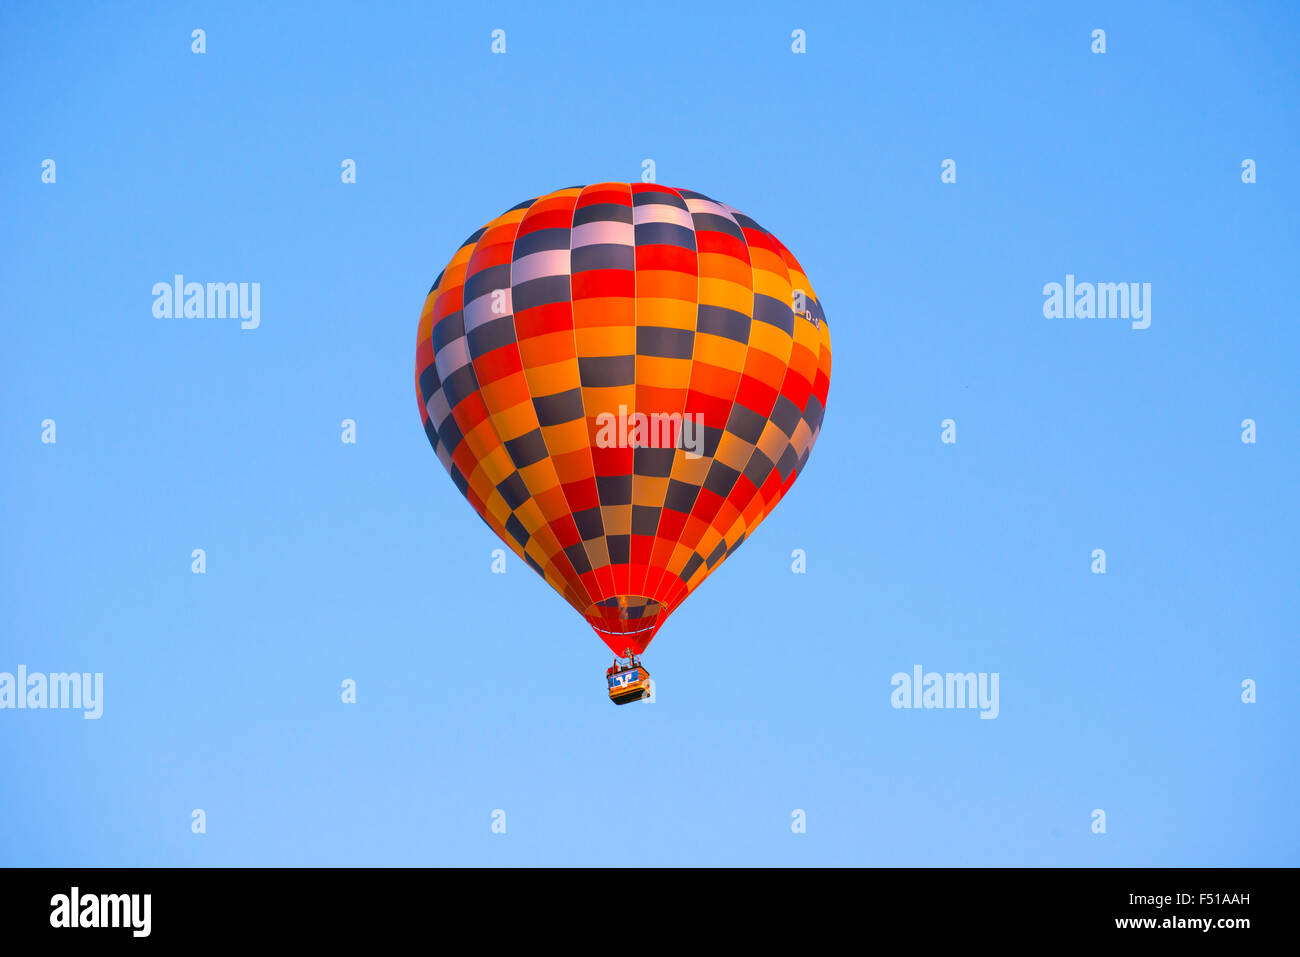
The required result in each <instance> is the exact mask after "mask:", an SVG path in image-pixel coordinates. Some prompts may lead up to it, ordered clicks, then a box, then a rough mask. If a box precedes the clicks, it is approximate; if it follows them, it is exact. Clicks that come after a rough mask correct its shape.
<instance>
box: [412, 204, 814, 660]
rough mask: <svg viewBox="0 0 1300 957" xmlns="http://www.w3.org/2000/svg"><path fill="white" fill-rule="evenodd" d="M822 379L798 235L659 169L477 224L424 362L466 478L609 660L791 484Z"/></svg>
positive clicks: (451, 279) (441, 289)
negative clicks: (649, 179) (647, 178)
mask: <svg viewBox="0 0 1300 957" xmlns="http://www.w3.org/2000/svg"><path fill="white" fill-rule="evenodd" d="M830 375H831V340H830V333H829V331H828V329H827V326H826V319H825V316H824V315H823V314H822V307H821V304H820V302H819V301H818V299H817V296H816V294H815V293H814V292H813V289H812V286H811V284H810V283H809V282H808V278H807V276H805V275H804V272H803V269H802V268H801V267H800V265H799V263H798V261H797V260H796V259H795V258H794V256H793V255H792V254H791V253H790V251H789V250H787V249H786V248H785V246H784V245H782V244H781V242H780V241H779V240H778V239H777V238H776V237H775V236H773V235H772V234H771V233H769V232H768V231H767V230H765V229H763V228H762V227H761V226H759V225H758V224H757V223H756V222H754V221H753V220H752V219H750V218H749V217H748V216H746V215H744V214H743V213H741V212H739V211H737V210H736V209H734V208H732V207H731V206H727V205H725V204H723V203H720V202H717V201H716V200H712V199H710V198H708V197H707V196H703V195H701V194H699V193H696V192H692V191H690V190H685V189H670V188H668V187H665V186H659V185H657V184H654V183H630V184H629V183H601V184H598V185H595V186H584V187H577V186H575V187H572V188H569V189H561V190H556V191H555V192H553V193H548V194H547V195H545V196H539V197H537V198H536V199H531V200H528V201H527V202H523V203H520V204H519V205H518V206H515V207H513V208H511V209H509V210H507V211H506V212H505V213H503V214H501V215H500V216H498V217H497V218H496V219H494V220H492V221H491V222H490V223H488V224H487V225H486V226H484V227H483V228H481V229H479V230H478V231H477V232H475V233H474V234H473V235H471V236H470V237H469V238H468V239H467V240H465V242H464V243H463V244H462V245H461V247H460V249H458V250H457V251H456V253H455V255H453V256H452V257H451V261H450V262H449V263H448V264H447V266H446V268H445V269H444V270H443V271H442V273H441V274H440V275H439V276H438V279H437V280H436V281H435V282H434V284H433V288H432V289H431V290H430V291H429V295H428V298H427V299H426V300H425V303H424V309H423V311H422V312H421V314H420V326H419V335H418V337H417V343H416V359H415V379H416V391H417V395H418V398H419V402H420V415H421V418H422V419H423V421H424V429H425V433H426V434H427V435H428V437H429V441H430V442H431V443H432V444H433V448H434V451H435V452H436V453H437V455H438V459H439V460H440V461H441V462H442V464H443V466H444V467H445V468H446V470H447V472H448V473H449V474H450V475H451V479H452V481H453V482H454V483H455V484H456V487H457V488H458V489H460V491H461V494H462V495H464V496H465V497H466V498H467V499H469V502H470V504H471V505H473V506H474V509H475V510H476V511H477V512H478V513H479V515H480V516H481V517H482V518H483V520H484V521H485V522H487V524H488V526H489V527H491V529H492V530H493V531H494V532H496V534H497V535H498V536H499V537H500V538H501V540H502V541H504V542H505V543H506V544H507V545H508V546H510V548H511V549H513V550H514V552H515V553H516V554H517V555H518V556H519V557H520V558H522V559H523V560H524V561H525V562H527V563H528V564H529V565H530V566H532V568H533V570H534V571H536V572H537V573H538V574H540V575H541V576H542V577H543V578H545V579H546V581H547V582H548V583H549V584H550V585H551V587H552V588H554V589H555V590H556V591H557V592H559V593H560V594H561V595H562V596H564V599H565V601H567V602H568V603H569V604H570V605H572V606H573V607H574V608H575V609H577V611H578V613H579V614H581V615H582V616H583V617H584V618H586V620H587V621H588V623H590V625H591V627H592V628H594V629H595V631H596V634H597V635H599V636H600V638H601V639H602V640H603V641H604V642H605V643H606V644H607V645H608V646H609V647H610V648H611V649H612V650H613V651H614V653H615V654H616V655H627V654H638V655H639V654H640V653H642V652H643V651H644V650H645V647H646V645H647V644H649V642H650V640H651V639H652V638H653V637H654V635H655V633H656V632H658V630H659V629H660V627H662V626H663V623H664V621H666V620H667V618H668V616H669V615H670V614H672V612H673V610H674V609H675V608H677V607H678V606H679V605H680V604H681V603H682V602H683V601H684V600H685V599H686V597H687V596H688V595H690V594H691V592H693V591H694V590H695V589H696V588H698V587H699V585H700V583H701V582H703V581H704V580H705V579H706V578H707V577H708V576H709V575H710V574H711V573H712V572H713V571H714V570H715V569H716V568H718V566H719V565H720V564H721V563H722V562H723V561H724V560H725V559H726V558H727V556H728V555H730V554H731V553H732V552H733V551H735V550H736V549H737V548H739V547H740V545H741V543H742V542H744V541H745V539H746V538H747V537H749V536H750V535H751V534H753V532H754V529H756V528H757V527H758V525H759V523H760V522H762V521H763V519H764V518H766V517H767V516H768V514H769V513H770V512H771V511H772V509H773V508H775V507H776V505H777V503H778V502H780V500H781V498H782V497H783V496H784V495H785V493H786V492H787V491H789V489H790V487H791V486H792V485H793V484H794V481H795V479H796V478H797V477H798V476H799V474H800V472H802V471H803V468H804V465H805V463H806V462H807V461H808V457H809V454H810V453H811V452H812V448H813V445H814V444H815V443H816V441H817V436H818V434H819V432H820V429H821V423H822V415H823V413H824V411H825V408H826V396H827V391H828V389H829V386H830Z"/></svg>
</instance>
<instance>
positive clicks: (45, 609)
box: [0, 2, 1300, 865]
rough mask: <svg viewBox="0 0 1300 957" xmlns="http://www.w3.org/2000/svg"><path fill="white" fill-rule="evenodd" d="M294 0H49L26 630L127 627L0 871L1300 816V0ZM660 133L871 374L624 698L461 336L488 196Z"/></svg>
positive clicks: (869, 847)
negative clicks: (478, 402) (554, 587)
mask: <svg viewBox="0 0 1300 957" xmlns="http://www.w3.org/2000/svg"><path fill="white" fill-rule="evenodd" d="M269 7H270V5H267V4H261V3H199V4H184V5H176V4H161V3H160V4H156V5H153V6H148V7H147V6H144V5H132V6H130V7H128V6H124V5H117V4H112V5H95V6H91V5H89V4H70V5H61V4H47V3H33V2H19V3H9V4H5V5H4V8H3V10H0V90H3V93H2V94H0V101H2V102H3V116H4V133H3V135H2V136H0V182H2V183H3V187H2V191H3V193H2V195H3V199H2V201H0V209H2V210H3V215H2V216H0V220H2V221H3V256H0V280H2V283H3V290H4V303H3V341H2V344H0V500H2V506H0V671H2V672H14V671H16V669H17V667H18V666H19V665H24V666H26V668H27V669H28V670H29V671H33V672H65V671H78V672H101V673H103V675H104V702H103V708H104V711H103V716H102V717H101V718H100V719H98V720H84V719H83V717H82V716H81V715H80V714H79V713H76V712H71V711H54V710H44V711H40V710H35V711H34V710H22V711H18V710H3V711H0V864H19V863H21V864H43V865H44V864H66V865H118V864H125V865H150V864H168V865H245V864H258V865H262V864H265V865H281V864H309V865H316V864H382V865H388V864H406V865H421V864H431V865H438V864H485V865H492V864H529V865H530V864H544V863H553V864H602V863H615V864H629V865H662V864H682V863H684V864H740V865H755V864H792V865H793V864H863V865H871V864H890V865H935V864H941V865H974V864H992V865H1036V864H1047V865H1111V864H1113V865H1194V864H1211V865H1281V864H1288V865H1296V864H1300V818H1297V815H1296V808H1297V806H1300V767H1298V762H1297V741H1298V740H1300V721H1298V720H1297V705H1298V704H1300V691H1298V690H1297V675H1300V669H1298V668H1297V665H1300V655H1297V652H1296V647H1297V646H1296V639H1297V629H1298V627H1300V597H1298V588H1297V582H1298V580H1300V561H1298V559H1297V531H1300V528H1298V526H1300V521H1298V519H1297V508H1296V493H1297V485H1298V483H1297V478H1298V476H1300V469H1298V468H1297V466H1300V455H1297V441H1298V439H1300V436H1298V435H1297V425H1298V424H1300V396H1298V393H1300V390H1298V388H1297V368H1298V363H1297V346H1298V345H1300V334H1298V333H1297V331H1296V300H1295V290H1296V275H1297V267H1296V263H1297V253H1298V252H1300V236H1298V234H1297V229H1298V223H1300V218H1298V217H1297V210H1298V209H1300V203H1298V202H1297V200H1298V195H1297V190H1298V186H1297V184H1298V183H1300V177H1297V174H1296V168H1297V162H1298V161H1300V117H1298V116H1297V113H1298V112H1300V107H1298V104H1300V96H1298V94H1300V89H1298V87H1300V81H1298V80H1297V77H1298V76H1300V62H1298V61H1300V55H1298V54H1297V50H1300V37H1298V36H1297V32H1298V31H1297V26H1298V25H1300V17H1298V15H1297V12H1296V8H1295V6H1294V5H1293V4H1284V3H1278V4H1250V5H1231V4H1219V3H1215V4H1209V3H1197V2H1191V3H1187V2H1182V3H1144V4H1131V3H1112V4H1106V3H1102V4H1086V5H1084V4H1079V5H1061V4H1038V3H1023V4H1012V3H999V4H983V5H973V4H965V3H956V2H953V3H945V4H934V5H918V4H884V5H874V4H873V5H867V4H847V3H846V4H843V5H842V6H834V7H832V6H824V7H819V6H814V5H809V4H805V3H792V2H785V3H768V4H749V3H746V4H740V3H736V4H732V5H727V6H717V5H712V4H705V3H689V4H687V3H659V4H649V5H646V4H610V5H605V4H601V5H590V6H586V7H584V8H582V9H581V10H570V9H569V8H568V6H567V5H562V4H518V5H512V6H504V5H498V4H491V3H482V4H460V5H444V4H438V5H435V4H424V3H411V4H383V3H367V4H360V3H357V4H339V3H320V4H313V5H310V8H309V11H310V12H308V8H307V7H300V8H299V9H298V12H294V13H288V12H277V11H274V10H272V9H269ZM1098 28H1100V29H1104V30H1105V31H1106V52H1105V53H1104V54H1095V53H1093V52H1091V46H1092V44H1093V40H1092V38H1091V34H1092V31H1093V30H1095V29H1098ZM194 29H203V30H205V31H206V53H203V54H202V55H198V54H195V53H193V52H192V51H191V44H192V40H191V32H192V31H193V30H194ZM494 29H502V30H504V31H505V33H506V52H505V54H503V55H502V54H493V53H492V52H491V49H490V45H491V33H492V31H493V30H494ZM796 29H801V30H804V31H806V38H807V39H806V43H807V52H806V53H804V54H796V53H794V52H792V50H791V43H792V39H791V34H792V31H794V30H796ZM46 159H53V160H54V161H55V164H56V165H55V182H54V183H44V182H42V162H43V161H44V160H46ZM346 159H352V160H354V161H355V163H356V170H357V181H356V183H355V184H344V183H342V182H341V176H340V164H341V163H342V162H343V161H344V160H346ZM645 159H653V160H654V162H655V165H656V173H657V179H658V181H659V182H660V183H664V184H667V185H671V186H679V187H683V188H688V189H693V190H698V191H700V192H702V193H705V194H708V195H710V196H713V197H715V198H717V199H719V200H721V201H723V202H726V203H729V204H731V205H733V206H735V207H737V208H739V209H741V210H743V211H744V212H746V213H747V214H749V215H750V216H752V217H754V218H755V219H756V220H757V221H758V222H760V223H761V224H762V225H763V226H764V227H766V228H768V229H770V230H772V231H773V232H774V233H775V234H776V235H777V236H779V237H780V238H781V239H782V241H783V242H784V243H785V244H786V245H787V246H789V248H790V249H791V250H792V251H793V252H794V253H795V255H796V256H798V257H799V259H800V261H801V262H802V264H803V266H804V268H805V269H806V271H807V273H808V276H809V278H810V279H811V282H812V283H813V285H814V287H815V289H816V290H817V293H818V295H819V296H820V298H821V301H822V303H823V305H824V308H825V311H826V315H827V318H828V322H829V324H830V329H831V335H832V341H833V345H834V372H833V376H832V381H831V387H830V399H829V404H828V411H827V415H826V419H825V423H824V426H823V430H822V434H821V438H820V440H819V442H818V445H817V447H816V449H815V450H814V453H813V456H812V460H811V462H810V464H809V467H808V469H807V470H806V472H805V473H804V474H803V475H802V476H801V477H800V479H799V481H798V483H797V484H796V485H795V487H794V489H793V491H792V492H791V493H790V494H789V495H788V496H787V497H786V499H785V501H784V502H783V503H782V504H781V506H780V507H779V508H778V509H777V510H776V512H775V513H774V514H773V515H772V516H771V517H770V518H769V519H768V521H767V522H766V523H765V524H764V525H763V526H762V527H761V528H760V529H759V530H758V532H757V533H756V534H755V535H754V536H753V537H752V538H750V539H749V540H748V541H747V542H746V544H745V546H744V547H743V548H742V549H740V550H739V551H738V552H736V553H735V554H734V555H733V556H731V557H730V559H729V560H728V561H727V562H726V564H725V565H724V566H723V567H722V568H721V570H719V571H718V572H717V573H716V574H714V575H713V576H712V577H711V578H710V579H709V580H708V581H707V582H706V583H705V585H704V586H703V587H701V588H700V589H699V591H697V592H696V593H695V594H694V595H693V596H692V597H691V598H690V600H689V601H687V602H686V603H685V604H684V605H683V606H682V607H681V608H680V609H679V610H678V611H677V612H675V614H674V615H673V617H672V619H671V621H669V622H668V624H667V625H666V626H665V627H664V628H663V630H662V631H661V632H660V633H659V635H658V637H657V638H656V639H655V641H654V643H653V644H652V645H651V647H650V649H649V651H648V653H647V655H646V658H645V661H646V664H647V666H648V667H649V668H650V671H651V673H652V674H653V675H654V677H655V679H656V683H657V700H656V702H655V703H653V704H636V705H631V706H628V707H623V708H615V707H613V706H612V705H611V704H610V703H609V701H608V700H607V698H606V694H605V688H604V669H605V667H606V665H607V664H608V662H609V656H608V652H607V650H606V649H605V647H604V645H603V644H601V642H600V641H599V640H598V639H597V638H596V637H595V636H594V634H593V633H592V632H591V630H590V628H589V627H588V626H587V625H586V624H585V623H584V622H583V621H582V620H581V618H580V617H579V616H578V615H577V614H575V612H574V611H573V610H572V609H571V608H569V607H568V606H567V605H566V604H565V603H564V602H563V601H562V600H561V599H560V598H559V597H558V596H557V595H555V594H554V593H553V592H551V591H550V589H549V588H548V587H547V586H546V584H545V583H544V582H543V581H542V580H541V579H540V578H538V577H537V576H536V575H535V574H534V573H533V572H532V571H530V570H529V569H528V568H527V567H525V566H524V565H523V563H522V562H520V561H518V560H517V559H514V558H513V556H511V559H510V561H509V563H508V571H507V573H506V574H504V575H494V574H492V572H491V552H492V550H493V549H494V548H497V547H498V543H497V541H496V539H495V538H494V537H493V536H492V534H491V532H490V531H489V530H488V529H487V528H486V526H485V525H484V524H483V522H482V521H480V519H479V518H478V517H477V516H476V515H475V514H474V512H473V510H472V509H471V508H470V507H469V505H468V504H467V503H466V502H465V501H464V500H463V499H462V498H461V496H460V495H459V494H458V493H457V491H456V489H455V488H454V486H453V485H452V483H451V481H450V480H449V479H448V477H447V475H446V474H445V472H444V471H443V470H442V468H441V467H440V466H439V464H438V462H437V460H436V458H435V456H434V455H433V452H432V451H431V449H430V448H429V445H428V442H427V441H426V439H425V436H424V433H423V431H422V429H421V425H420V418H419V414H418V410H417V403H416V398H415V390H414V383H413V368H414V358H415V355H414V353H415V339H416V324H417V320H418V316H419V312H420V307H421V305H422V303H423V300H424V296H425V294H426V293H427V291H428V289H429V287H430V285H431V284H432V282H433V280H434V278H435V277H436V276H437V274H438V272H439V270H440V269H441V268H442V266H443V265H444V264H445V262H446V261H447V259H448V258H449V257H450V256H451V255H452V253H453V252H454V251H455V249H456V248H457V246H458V245H459V244H460V243H461V241H462V240H464V239H465V237H466V236H467V235H469V234H470V233H471V232H472V231H473V230H475V229H476V228H477V227H478V226H480V225H481V224H482V223H484V222H486V221H487V220H489V219H491V218H492V217H494V216H496V215H497V214H498V213H500V212H502V211H503V210H505V209H507V208H508V207H510V206H513V205H515V204H516V203H518V202H519V201H521V200H524V199H527V198H529V197H532V196H535V195H538V194H540V193H544V192H548V191H550V190H553V189H557V188H560V187H564V186H570V185H573V184H579V183H590V182H599V181H602V180H638V179H640V177H641V174H642V168H643V167H642V163H643V160H645ZM946 159H952V160H953V161H954V162H955V164H956V167H955V168H956V182H955V183H943V182H941V172H942V169H941V164H942V163H943V162H944V160H946ZM1246 159H1252V160H1254V161H1255V164H1256V166H1255V168H1256V175H1257V182H1255V183H1251V184H1246V183H1243V182H1242V163H1243V161H1244V160H1246ZM177 273H181V274H183V275H184V276H186V278H187V279H189V280H193V281H200V282H218V281H219V282H250V283H251V282H257V283H259V284H260V289H261V302H260V320H261V322H260V326H259V327H258V328H257V329H254V330H243V329H241V328H240V326H239V322H238V321H237V320H231V319H211V320H209V319H184V318H181V319H160V318H156V317H155V316H154V315H153V311H152V309H153V301H154V298H153V295H152V292H151V290H152V287H153V285H154V284H155V283H158V282H170V281H171V279H172V277H173V276H174V275H175V274H177ZM1067 274H1068V275H1073V276H1076V277H1077V279H1078V281H1080V282H1084V281H1092V282H1139V283H1150V284H1151V324H1150V327H1149V328H1147V329H1144V330H1135V329H1133V328H1131V325H1130V323H1129V322H1127V321H1125V320H1122V319H1056V318H1046V317H1045V316H1044V313H1043V303H1044V295H1043V287H1044V285H1045V284H1047V283H1051V282H1059V283H1064V282H1065V277H1066V276H1067ZM46 419H51V420H54V422H55V429H56V432H55V437H56V441H55V442H54V443H52V444H51V443H47V442H43V441H42V432H43V426H42V422H43V421H44V420H46ZM344 419H353V420H355V422H356V437H357V441H356V443H355V444H344V443H343V442H342V441H341V438H340V435H341V426H340V424H341V422H342V420H344ZM945 419H952V420H954V422H955V423H956V438H957V441H956V443H955V444H945V443H943V442H942V441H941V431H942V429H941V422H943V420H945ZM1245 419H1253V420H1254V421H1255V423H1256V439H1257V441H1256V442H1255V443H1253V444H1250V443H1244V442H1243V441H1242V434H1243V427H1242V422H1243V420H1245ZM199 548H201V549H204V550H205V552H206V574H203V575H196V574H193V573H192V571H191V562H192V559H191V554H192V552H193V550H194V549H199ZM795 549H803V550H804V551H805V553H806V556H807V571H806V573H805V574H794V573H792V571H791V562H792V559H791V554H792V552H793V551H794V550H795ZM1094 549H1104V550H1105V556H1106V573H1105V574H1104V575H1101V574H1094V573H1093V571H1092V566H1093V562H1094V559H1093V550H1094ZM916 665H920V666H922V668H923V669H924V670H926V671H931V670H933V671H938V672H949V671H951V672H986V673H990V674H991V673H997V674H998V675H999V697H1000V700H999V713H998V716H997V718H996V719H994V720H982V719H980V717H979V714H978V712H977V711H973V710H960V709H943V710H940V709H934V710H924V709H922V710H902V709H895V708H894V707H892V706H891V694H892V692H893V688H892V686H891V678H892V676H893V675H894V674H895V673H897V672H909V673H910V672H911V670H912V668H913V667H914V666H916ZM345 679H353V680H354V681H355V682H356V686H357V702H356V703H355V704H344V703H342V701H341V687H340V686H341V683H342V682H343V681H344V680H345ZM1248 679H1250V680H1253V681H1254V682H1255V683H1256V688H1257V692H1256V693H1257V701H1256V703H1253V704H1248V703H1243V701H1242V695H1243V689H1242V683H1243V681H1246V680H1248ZM195 809H202V810H203V811H204V812H205V814H206V824H207V831H206V833H204V834H201V835H196V834H194V833H192V831H191V819H192V812H193V811H194V810H195ZM497 809H500V810H503V811H505V814H506V833H505V834H493V833H492V829H491V825H492V814H493V811H494V810H497ZM796 809H798V810H802V811H803V812H805V815H806V833H803V834H796V833H793V831H792V821H793V816H792V815H793V813H794V811H795V810H796ZM1094 810H1103V811H1104V812H1105V815H1106V819H1105V823H1106V833H1105V834H1096V833H1093V821H1094V815H1093V812H1094Z"/></svg>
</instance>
